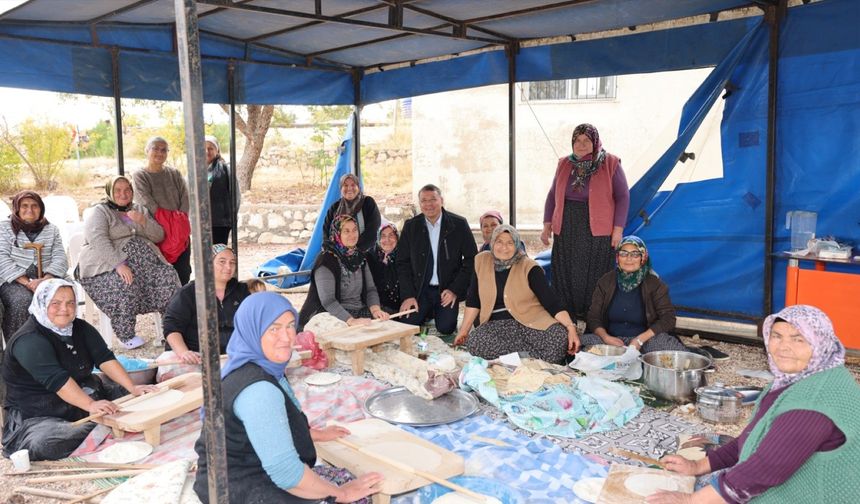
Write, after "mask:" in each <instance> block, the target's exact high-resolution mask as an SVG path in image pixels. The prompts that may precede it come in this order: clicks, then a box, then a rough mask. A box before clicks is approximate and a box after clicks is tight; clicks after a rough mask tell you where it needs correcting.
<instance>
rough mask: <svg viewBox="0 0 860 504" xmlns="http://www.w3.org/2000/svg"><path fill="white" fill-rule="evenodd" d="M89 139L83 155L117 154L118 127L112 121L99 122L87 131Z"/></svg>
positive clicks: (82, 151)
mask: <svg viewBox="0 0 860 504" xmlns="http://www.w3.org/2000/svg"><path fill="white" fill-rule="evenodd" d="M87 137H88V141H87V143H86V144H85V147H84V148H83V149H81V157H113V156H114V155H116V128H114V126H113V124H111V122H110V121H102V122H99V123H98V124H97V125H96V126H95V127H93V128H91V129H90V130H89V131H88V132H87Z"/></svg>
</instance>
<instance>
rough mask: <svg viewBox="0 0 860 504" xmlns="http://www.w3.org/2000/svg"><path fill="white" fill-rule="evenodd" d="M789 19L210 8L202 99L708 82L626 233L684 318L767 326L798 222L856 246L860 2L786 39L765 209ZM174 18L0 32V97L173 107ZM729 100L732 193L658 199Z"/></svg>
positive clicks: (371, 96)
mask: <svg viewBox="0 0 860 504" xmlns="http://www.w3.org/2000/svg"><path fill="white" fill-rule="evenodd" d="M776 3H778V2H777V1H771V0H756V1H744V0H685V1H677V0H591V1H580V0H568V1H562V0H472V1H461V0H415V1H403V2H401V1H382V0H316V1H314V0H302V1H298V0H296V1H274V0H251V1H246V2H233V1H230V0H200V1H198V2H197V8H198V13H199V27H200V37H201V53H202V63H203V84H204V99H205V100H206V101H207V102H215V103H226V102H227V101H228V97H227V89H228V67H232V68H234V85H235V90H236V93H235V98H236V102H237V103H255V104H267V103H272V104H316V105H325V104H355V105H363V104H368V103H374V102H379V101H382V100H388V99H394V98H402V97H410V96H416V95H421V94H426V93H434V92H441V91H449V90H455V89H463V88H469V87H476V86H484V85H489V84H500V83H507V82H509V81H510V77H511V74H510V69H511V65H513V69H514V72H513V77H514V80H515V81H520V82H522V81H539V80H552V79H569V78H579V77H595V76H603V75H620V74H632V73H645V72H658V71H667V70H680V69H689V68H701V67H709V66H713V67H715V69H714V71H713V73H712V75H711V76H710V77H709V78H708V79H707V80H706V81H705V82H703V83H702V86H701V87H700V88H699V89H698V90H697V91H696V93H695V94H694V95H693V96H692V97H691V98H690V100H689V101H688V102H687V104H686V106H685V108H684V110H683V113H682V117H681V123H680V124H679V128H678V139H677V141H676V142H674V143H673V144H672V145H671V146H666V155H664V156H663V158H661V159H660V160H659V161H658V162H657V164H656V165H655V166H654V168H653V169H652V170H651V171H650V172H649V173H648V174H646V176H645V177H643V179H642V181H641V182H640V184H637V186H635V187H634V188H633V202H634V207H635V208H634V209H633V215H631V222H630V224H629V226H628V231H631V230H636V232H637V233H639V234H640V235H641V236H642V237H643V238H644V239H645V240H646V242H647V243H648V244H649V248H650V250H651V254H652V257H653V260H654V262H655V264H656V265H657V268H658V270H659V272H660V274H661V275H662V277H663V278H664V279H665V280H666V281H667V283H668V284H669V285H670V286H671V289H672V298H673V301H675V303H676V304H678V305H682V306H688V307H692V308H696V309H700V310H711V311H716V312H731V313H735V314H741V315H748V316H751V317H757V316H761V315H763V313H762V311H763V303H762V299H763V296H766V295H767V294H768V293H769V292H771V290H772V292H773V300H774V302H775V305H776V306H777V307H778V306H779V305H780V304H781V300H782V299H783V293H784V292H783V287H784V286H783V283H784V274H783V273H782V271H784V267H785V263H784V262H780V261H778V260H774V263H772V264H773V265H774V276H773V278H774V280H773V282H772V284H771V285H765V280H764V279H765V275H764V265H765V263H766V261H768V259H767V257H768V256H769V255H770V253H772V252H775V251H780V250H784V249H786V248H787V242H788V231H787V230H785V229H784V227H783V226H780V223H781V222H784V218H785V217H784V216H785V212H786V211H788V210H794V209H799V210H811V211H816V212H818V214H819V217H818V231H819V234H822V233H823V234H830V235H835V236H837V237H839V238H841V239H847V240H853V241H854V242H855V244H860V222H858V221H860V198H858V188H860V166H858V164H857V161H856V160H857V159H860V30H858V29H857V27H858V26H860V2H858V1H856V0H821V1H818V2H812V3H810V4H809V5H799V2H797V1H794V0H792V2H791V5H792V6H791V7H790V8H788V9H787V15H786V16H785V18H784V19H782V21H781V22H780V24H779V52H778V58H777V60H776V61H777V65H776V67H777V70H778V72H777V86H778V87H777V90H778V91H777V100H776V102H775V103H776V109H775V114H776V122H775V127H774V128H773V129H772V130H771V132H773V133H774V134H775V135H776V150H775V166H774V171H773V177H774V180H775V190H774V191H773V194H772V196H773V201H772V205H771V206H770V208H769V205H768V195H767V185H766V181H767V169H766V166H767V163H766V160H767V155H768V148H767V138H768V132H769V125H768V103H769V100H768V72H769V69H770V59H769V57H768V47H769V35H770V27H769V25H768V24H767V23H766V22H765V21H764V19H763V16H762V15H761V11H760V10H759V9H758V7H757V6H759V5H761V6H768V5H774V4H776ZM779 3H782V2H779ZM173 4H174V2H173V0H114V1H111V2H94V1H83V0H29V1H26V2H24V3H23V4H22V5H21V6H19V7H18V8H15V9H12V10H10V11H8V12H6V13H4V14H2V15H0V67H2V68H3V72H0V86H10V87H23V88H31V89H45V90H51V91H60V92H69V93H84V94H92V95H102V96H113V95H114V92H115V90H118V91H119V94H121V96H123V97H129V98H148V99H162V100H178V99H179V97H180V91H179V76H178V74H179V72H178V64H177V58H176V52H175V45H176V44H175V33H174V31H175V28H174V25H173V23H174V10H173ZM612 30H615V31H612ZM595 34H596V35H595ZM577 38H579V39H580V40H575V39H577ZM115 77H116V78H118V81H117V84H116V86H115V85H114V79H115ZM728 82H730V83H731V89H732V90H733V91H732V92H731V94H730V95H729V96H727V97H725V98H724V99H725V100H726V103H725V107H724V113H723V117H722V123H721V138H722V159H723V174H722V176H721V177H720V178H716V179H711V180H706V181H702V182H694V183H684V184H680V185H678V186H677V187H676V188H674V189H673V190H672V191H671V192H663V193H661V192H657V191H658V189H659V188H660V186H661V184H662V181H663V180H665V177H666V176H667V175H668V174H669V172H670V171H671V170H672V169H673V167H674V165H675V159H677V157H676V156H677V153H678V152H683V150H684V148H685V146H686V145H687V142H689V138H690V137H691V136H692V134H693V132H694V131H695V129H696V128H697V126H698V124H699V123H700V122H701V117H702V116H703V114H704V113H706V112H707V110H708V109H709V108H710V106H711V104H712V103H713V102H714V101H715V100H717V99H721V98H720V95H721V94H722V91H721V89H722V88H723V87H724V86H725V84H726V83H728ZM499 106H503V105H502V104H500V105H499ZM519 204H520V205H522V204H535V205H537V204H540V202H527V203H524V202H520V203H519ZM771 209H772V217H771V219H772V220H771V223H772V224H773V225H774V230H775V234H774V246H773V249H772V250H766V243H767V237H766V224H767V218H768V212H769V210H771ZM640 215H645V216H647V217H648V219H647V223H643V222H642V221H641V219H640V217H639V216H640Z"/></svg>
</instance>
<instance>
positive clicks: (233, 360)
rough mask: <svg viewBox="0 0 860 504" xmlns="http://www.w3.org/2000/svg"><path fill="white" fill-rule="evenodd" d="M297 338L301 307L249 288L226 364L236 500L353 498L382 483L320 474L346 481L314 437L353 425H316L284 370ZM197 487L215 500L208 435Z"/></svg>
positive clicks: (343, 432)
mask: <svg viewBox="0 0 860 504" xmlns="http://www.w3.org/2000/svg"><path fill="white" fill-rule="evenodd" d="M295 342H296V310H295V309H294V308H293V306H292V305H291V304H290V302H289V301H288V300H287V299H286V298H284V297H283V296H281V295H279V294H275V293H273V292H260V293H257V294H253V295H251V296H249V297H248V298H247V299H246V300H245V301H244V302H243V303H242V305H241V306H239V309H238V310H237V311H236V330H235V331H234V333H233V336H232V337H231V338H230V343H229V344H228V345H227V355H228V359H227V364H226V365H225V366H224V369H222V370H221V390H222V393H223V397H224V403H223V408H224V430H225V433H226V438H227V446H226V448H227V453H226V456H227V486H228V488H229V489H230V502H231V503H235V504H239V503H243V504H268V503H311V502H320V501H322V500H324V499H328V498H330V497H334V501H336V502H353V501H356V500H359V499H362V498H364V497H367V496H368V495H370V494H372V493H376V492H377V491H378V489H377V488H376V485H377V484H378V483H380V482H381V481H382V476H381V475H380V474H378V473H368V474H364V475H362V476H360V477H359V478H357V479H354V480H352V481H349V482H347V483H344V484H342V485H340V486H338V485H336V484H332V483H330V482H329V481H327V480H326V479H324V478H322V477H320V476H319V475H318V472H320V473H323V474H324V477H325V478H330V477H336V480H339V481H345V480H348V479H349V478H350V477H351V476H347V475H345V474H344V473H345V471H341V470H337V469H331V468H325V467H314V464H315V463H316V450H315V448H314V442H321V441H332V440H334V439H337V438H340V437H344V436H347V435H349V434H350V432H349V431H348V430H347V429H345V428H343V427H327V428H325V429H312V428H310V426H309V425H308V419H307V417H306V416H305V414H304V413H302V410H301V405H300V404H299V402H298V401H297V400H296V396H295V394H294V393H293V390H292V388H290V384H289V382H287V379H286V378H285V377H284V371H285V369H286V365H287V362H288V361H289V360H290V355H291V354H292V352H293V345H294V344H295ZM195 450H196V451H197V454H198V455H199V458H198V459H197V464H198V469H197V479H196V480H195V483H194V491H195V492H196V493H197V495H198V496H199V497H200V500H201V501H203V502H208V501H209V487H208V478H209V472H208V465H207V459H206V442H205V439H204V436H203V435H201V436H200V438H199V439H198V440H197V444H196V445H195Z"/></svg>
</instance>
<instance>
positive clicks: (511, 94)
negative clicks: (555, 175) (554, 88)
mask: <svg viewBox="0 0 860 504" xmlns="http://www.w3.org/2000/svg"><path fill="white" fill-rule="evenodd" d="M516 51H517V44H516V43H513V44H511V45H510V46H508V50H507V55H508V214H509V215H510V224H511V226H516V225H517V108H516V92H517V66H516V61H517V55H516Z"/></svg>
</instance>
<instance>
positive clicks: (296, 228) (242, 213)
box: [239, 203, 415, 245]
mask: <svg viewBox="0 0 860 504" xmlns="http://www.w3.org/2000/svg"><path fill="white" fill-rule="evenodd" d="M380 211H381V212H382V216H383V217H384V218H386V219H388V220H389V221H391V222H394V223H395V224H397V228H398V229H402V228H403V222H404V221H405V220H406V219H408V218H410V217H412V216H413V215H415V208H414V207H413V206H412V205H400V206H394V205H387V206H384V207H382V208H380ZM318 218H321V217H320V214H319V206H317V205H277V204H271V203H269V204H243V205H242V207H241V208H240V209H239V243H259V244H263V245H266V244H285V245H298V244H304V243H307V241H308V240H309V239H310V237H311V233H313V230H314V225H315V224H316V221H317V219H318Z"/></svg>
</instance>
